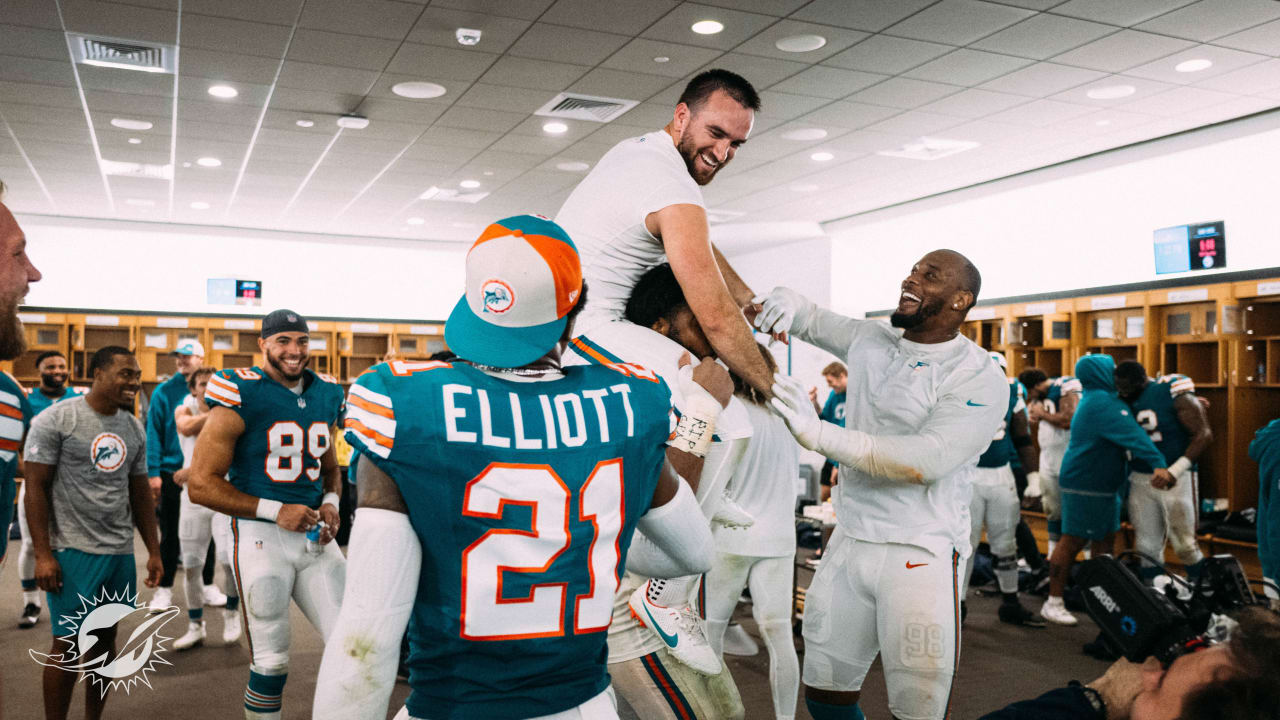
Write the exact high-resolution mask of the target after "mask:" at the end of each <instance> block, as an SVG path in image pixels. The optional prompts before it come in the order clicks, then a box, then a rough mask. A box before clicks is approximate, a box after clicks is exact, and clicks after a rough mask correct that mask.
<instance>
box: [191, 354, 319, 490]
mask: <svg viewBox="0 0 1280 720" xmlns="http://www.w3.org/2000/svg"><path fill="white" fill-rule="evenodd" d="M302 387H303V390H302V394H301V395H298V394H296V393H294V391H292V390H290V389H289V388H287V387H285V386H284V385H281V384H280V383H278V382H276V381H275V380H272V379H271V378H270V376H268V375H267V374H266V372H264V371H263V370H262V368H259V367H256V366H255V367H252V368H237V369H234V370H221V371H219V372H217V373H214V375H213V376H212V377H210V378H209V385H208V388H207V389H206V390H205V395H204V399H205V401H207V402H208V403H209V405H210V407H213V406H216V405H221V406H222V407H225V408H228V409H230V410H234V411H235V413H236V414H237V415H239V416H240V419H241V420H243V421H244V432H243V433H242V434H241V435H240V438H239V439H238V440H236V449H235V456H234V457H233V458H232V460H231V471H230V472H229V473H228V477H229V478H230V479H231V484H232V485H233V486H234V487H235V488H236V489H237V490H239V491H241V492H243V493H247V494H249V495H253V496H254V497H260V498H267V499H268V500H278V501H280V502H282V503H296V504H299V505H306V506H307V507H310V508H318V507H320V499H321V498H322V497H323V496H324V480H323V479H322V478H321V477H320V457H321V456H323V455H324V453H325V451H326V450H328V449H329V445H330V443H331V440H332V438H331V437H330V436H329V433H330V427H332V426H333V425H334V424H336V423H337V422H338V417H339V416H340V415H341V414H342V411H343V406H344V402H343V393H342V386H341V385H339V384H338V383H337V381H336V380H334V379H333V378H332V377H329V376H328V375H318V374H316V373H314V372H312V371H311V370H303V378H302Z"/></svg>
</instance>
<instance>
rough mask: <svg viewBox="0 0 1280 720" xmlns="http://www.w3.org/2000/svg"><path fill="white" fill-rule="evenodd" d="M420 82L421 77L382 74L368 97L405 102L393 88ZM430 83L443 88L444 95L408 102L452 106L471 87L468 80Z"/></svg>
mask: <svg viewBox="0 0 1280 720" xmlns="http://www.w3.org/2000/svg"><path fill="white" fill-rule="evenodd" d="M420 80H422V76H421V75H400V74H397V73H389V72H384V73H382V74H381V75H379V76H378V81H377V82H376V83H374V84H373V89H372V90H370V91H369V97H379V98H387V99H390V100H406V99H407V98H404V97H402V96H400V95H396V94H395V91H394V90H392V88H393V87H395V86H396V85H398V84H400V83H402V82H413V81H420ZM431 82H434V83H435V84H437V85H439V86H441V87H443V88H444V90H445V93H444V95H441V96H440V97H434V98H415V99H412V100H408V101H409V102H413V103H418V104H421V105H446V106H447V105H452V104H453V103H454V102H456V101H457V99H458V98H460V97H462V94H463V93H465V92H466V91H467V88H469V87H471V81H470V80H445V79H443V78H432V80H431Z"/></svg>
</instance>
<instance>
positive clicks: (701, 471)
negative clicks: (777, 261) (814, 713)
mask: <svg viewBox="0 0 1280 720" xmlns="http://www.w3.org/2000/svg"><path fill="white" fill-rule="evenodd" d="M759 108H760V97H759V95H757V94H756V91H755V88H753V87H752V86H751V83H749V82H747V80H746V79H744V78H742V77H741V76H739V75H737V74H735V73H732V72H729V71H728V70H721V69H715V70H708V71H706V72H704V73H701V74H699V75H697V76H696V77H694V78H693V80H691V81H690V82H689V84H688V85H687V86H686V87H685V89H684V92H683V93H682V94H681V95H680V99H679V101H678V102H677V104H676V107H675V110H674V112H673V113H672V118H671V121H670V122H669V123H667V125H666V127H664V128H663V129H662V130H658V131H655V132H651V133H648V134H646V135H641V136H639V137H634V138H628V139H626V140H623V141H622V142H620V143H618V144H617V145H615V146H614V147H613V148H612V149H610V150H609V152H607V153H605V155H604V157H602V158H600V160H599V162H597V163H596V166H595V168H594V169H592V171H591V173H590V174H589V175H587V177H586V178H585V179H584V180H583V181H582V182H581V183H579V184H578V187H576V188H574V190H573V193H572V194H570V195H569V197H568V199H567V200H565V203H564V206H562V207H561V208H560V212H559V213H557V214H556V217H555V221H556V223H557V224H559V225H560V226H561V227H563V228H564V229H565V230H566V231H567V232H568V234H569V236H570V237H571V238H573V242H574V243H575V244H576V245H577V247H578V251H579V253H580V254H581V258H582V274H583V278H584V279H585V280H586V281H587V283H588V284H589V285H590V287H591V297H590V299H589V300H588V302H587V305H586V307H585V308H584V309H583V311H582V315H581V317H580V318H579V319H578V324H577V326H576V332H578V337H577V338H575V339H574V341H573V343H572V344H571V345H570V350H571V351H572V352H571V353H570V354H569V355H568V356H566V358H565V364H566V365H574V364H582V363H597V364H608V363H612V362H617V361H623V362H628V363H635V364H638V365H641V366H643V367H645V368H648V369H649V370H652V371H654V372H656V373H657V374H658V375H659V376H661V377H662V378H663V379H664V380H665V381H666V383H667V385H668V386H669V387H670V388H671V402H672V404H673V405H674V406H675V407H676V410H677V411H678V412H679V413H680V417H681V422H682V423H686V424H691V425H694V424H696V425H702V424H704V423H709V422H712V421H714V422H715V434H716V440H717V442H715V443H714V444H713V445H711V446H710V447H709V448H695V449H693V452H689V450H690V448H682V447H679V446H678V442H679V440H676V441H673V443H672V450H671V452H670V453H669V454H668V458H669V459H670V460H671V462H672V465H673V466H674V467H675V469H676V471H677V472H679V473H680V475H681V476H682V477H693V476H695V475H697V476H700V477H701V478H702V482H703V483H709V484H715V483H717V482H718V478H728V477H730V476H732V474H733V470H734V467H735V466H736V465H737V463H738V462H739V461H740V460H741V457H742V453H743V452H745V450H746V438H747V437H749V436H750V435H751V422H750V420H749V418H748V417H747V414H746V408H745V407H744V406H743V405H742V402H741V401H740V400H737V399H736V398H735V399H733V400H731V402H730V404H729V406H728V407H727V408H725V410H724V412H723V413H721V412H720V411H719V408H718V407H714V408H712V407H708V408H700V407H697V406H698V403H696V402H694V401H691V400H689V399H688V398H685V397H684V396H683V395H682V393H681V392H680V389H679V384H678V383H677V381H676V376H677V374H678V372H679V371H678V367H677V363H678V361H679V359H680V357H681V355H683V354H684V348H682V347H680V345H678V344H677V343H675V342H672V341H671V340H669V339H667V338H665V337H663V336H661V335H659V334H658V333H656V332H654V331H652V330H650V329H649V328H644V327H640V326H639V325H635V324H633V323H631V322H628V321H627V320H626V319H625V317H623V313H624V310H625V308H626V304H627V299H628V298H629V297H631V293H632V290H633V289H634V288H635V286H636V282H637V281H638V280H639V279H640V276H641V275H643V274H644V273H645V272H646V271H647V270H649V269H650V268H652V267H654V266H656V265H658V264H659V263H661V262H663V261H664V260H666V261H667V262H669V263H670V264H671V269H672V270H673V271H674V273H675V277H676V279H677V280H678V281H679V283H680V287H681V289H682V290H683V291H684V294H685V298H686V300H687V302H688V305H689V309H690V310H692V311H693V315H694V317H695V318H696V319H697V321H698V324H699V325H701V326H702V329H703V331H704V332H705V333H706V336H707V340H709V341H710V344H711V348H712V349H713V350H714V351H715V355H716V357H718V358H719V359H720V360H722V361H724V363H725V364H726V365H728V366H729V369H730V370H732V371H734V373H736V374H737V375H738V376H739V377H742V378H744V379H746V381H747V382H748V383H750V384H751V386H752V387H754V388H756V389H757V390H759V391H760V392H762V393H765V394H766V395H768V393H769V386H770V385H771V384H772V374H771V373H770V372H769V369H768V367H767V366H766V365H765V363H764V360H763V359H762V358H761V357H760V352H759V350H757V349H756V342H755V340H754V339H753V338H752V335H751V328H750V327H749V326H748V325H747V323H746V322H745V321H744V320H743V314H742V311H743V309H744V308H745V307H746V306H747V305H749V304H750V303H751V298H752V297H753V296H754V293H752V291H751V288H749V287H747V285H746V283H744V282H743V281H742V279H741V278H739V277H738V275H737V273H735V272H734V271H733V268H732V267H730V266H729V263H728V262H727V261H726V260H725V258H724V256H723V255H721V254H720V251H719V250H717V249H716V247H715V246H714V245H713V244H712V243H711V239H710V232H709V229H708V225H707V212H706V207H705V205H704V203H703V199H702V191H701V189H700V188H699V186H701V185H706V184H708V183H710V182H711V181H712V179H714V178H715V176H716V173H718V172H719V171H720V170H721V169H722V168H723V167H724V166H725V165H727V164H728V163H729V162H730V161H731V160H733V157H734V155H735V154H736V153H737V151H738V148H739V147H740V146H741V145H742V144H743V143H745V142H746V141H747V136H748V135H750V133H751V126H752V124H753V123H754V122H755V112H756V111H757V110H759ZM708 413H710V415H708ZM711 415H716V416H718V417H714V418H713V417H711ZM682 437H683V436H682ZM712 500H713V502H719V505H720V506H719V507H718V508H716V507H704V508H703V509H704V510H706V511H707V512H708V513H709V514H710V515H712V516H719V517H721V518H724V519H727V520H729V521H730V522H736V523H746V522H749V518H747V517H745V516H744V515H743V513H741V511H738V510H736V509H735V508H734V507H732V505H731V504H729V503H725V502H723V500H721V499H720V498H719V497H716V496H713V498H712ZM695 581H696V578H679V579H669V580H667V581H666V582H665V583H663V584H662V585H661V586H660V587H659V586H657V585H653V584H649V585H646V586H643V587H641V588H640V589H639V590H637V593H636V601H637V602H638V603H641V604H642V605H643V609H645V610H647V614H648V615H649V616H650V617H651V618H652V621H653V623H655V624H656V625H657V627H656V628H653V629H654V631H655V633H656V634H657V636H658V637H660V638H662V639H663V641H664V642H665V643H666V644H667V646H668V648H669V649H670V650H671V652H672V653H673V654H674V656H675V657H676V658H677V659H679V660H680V661H681V662H684V663H686V664H688V665H689V666H690V667H693V668H695V669H697V670H698V671H699V672H702V673H705V674H708V675H715V674H716V673H718V672H719V670H720V662H719V660H718V659H717V658H716V656H715V653H714V652H712V650H711V648H710V645H708V644H707V641H706V638H705V637H704V634H705V631H704V629H703V621H702V619H701V617H700V616H699V614H698V613H697V612H695V611H693V610H692V609H691V608H690V607H689V602H688V601H689V596H690V595H691V594H692V590H693V586H694V585H695V584H696V583H695Z"/></svg>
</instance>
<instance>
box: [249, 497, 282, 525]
mask: <svg viewBox="0 0 1280 720" xmlns="http://www.w3.org/2000/svg"><path fill="white" fill-rule="evenodd" d="M282 507H284V503H282V502H280V501H279V500H268V499H266V498H258V509H257V511H256V512H255V513H254V515H255V516H257V518H258V519H259V520H270V521H271V522H275V521H276V517H277V516H279V515H280V508H282Z"/></svg>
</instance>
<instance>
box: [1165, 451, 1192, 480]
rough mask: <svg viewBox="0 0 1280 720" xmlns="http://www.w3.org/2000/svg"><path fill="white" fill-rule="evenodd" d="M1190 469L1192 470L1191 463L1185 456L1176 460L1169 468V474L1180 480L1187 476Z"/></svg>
mask: <svg viewBox="0 0 1280 720" xmlns="http://www.w3.org/2000/svg"><path fill="white" fill-rule="evenodd" d="M1190 469H1191V461H1190V460H1188V459H1187V458H1186V456H1185V455H1184V456H1183V457H1180V458H1178V459H1177V460H1175V461H1174V462H1173V464H1172V465H1170V466H1169V474H1170V475H1173V476H1174V477H1176V478H1178V479H1181V478H1182V476H1183V475H1186V474H1187V471H1188V470H1190Z"/></svg>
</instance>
